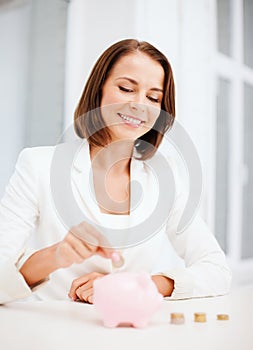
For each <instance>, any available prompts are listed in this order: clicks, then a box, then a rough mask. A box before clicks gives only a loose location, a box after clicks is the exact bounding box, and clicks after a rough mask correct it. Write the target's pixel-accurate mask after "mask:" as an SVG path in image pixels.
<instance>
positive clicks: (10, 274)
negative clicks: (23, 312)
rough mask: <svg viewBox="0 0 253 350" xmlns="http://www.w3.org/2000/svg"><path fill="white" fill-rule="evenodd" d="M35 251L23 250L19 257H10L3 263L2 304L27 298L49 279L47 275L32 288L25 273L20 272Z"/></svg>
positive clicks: (0, 296)
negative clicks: (24, 275) (26, 279)
mask: <svg viewBox="0 0 253 350" xmlns="http://www.w3.org/2000/svg"><path fill="white" fill-rule="evenodd" d="M33 253H34V251H32V250H30V251H29V252H22V254H20V255H19V257H18V258H16V259H9V260H7V261H5V262H3V263H2V264H1V266H0V276H1V280H0V304H6V303H8V302H12V301H15V300H18V299H24V298H27V297H29V296H30V295H31V294H32V293H33V292H35V291H36V290H37V289H38V288H40V287H41V286H42V285H44V284H45V283H46V282H47V281H48V280H49V277H47V278H45V279H43V280H41V281H39V282H38V283H36V284H35V285H33V286H31V288H30V287H29V286H28V284H27V283H26V281H25V279H24V277H23V275H22V274H21V273H20V272H19V269H20V267H21V266H22V265H23V263H24V262H25V260H27V259H28V257H29V256H30V255H32V254H33Z"/></svg>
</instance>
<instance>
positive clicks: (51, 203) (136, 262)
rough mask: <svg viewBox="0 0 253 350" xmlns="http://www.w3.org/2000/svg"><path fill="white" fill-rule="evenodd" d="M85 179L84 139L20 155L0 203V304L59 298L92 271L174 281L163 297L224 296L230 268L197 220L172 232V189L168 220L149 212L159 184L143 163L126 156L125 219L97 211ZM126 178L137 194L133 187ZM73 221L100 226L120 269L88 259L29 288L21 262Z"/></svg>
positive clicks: (175, 212) (176, 215) (175, 214)
mask: <svg viewBox="0 0 253 350" xmlns="http://www.w3.org/2000/svg"><path fill="white" fill-rule="evenodd" d="M57 147H58V148H57ZM58 151H59V152H60V153H57V152H58ZM71 157H72V158H71ZM172 167H173V166H172ZM175 173H176V172H175ZM90 175H91V164H90V156H89V146H88V143H87V141H83V142H82V143H81V145H80V146H78V148H76V145H74V146H73V143H72V144H70V143H69V144H63V145H60V146H56V147H55V146H52V147H51V146H50V147H35V148H29V149H24V150H23V151H22V152H21V153H20V155H19V157H18V161H17V164H16V169H15V172H14V174H13V176H12V177H11V179H10V182H9V184H8V186H7V188H6V192H5V195H4V197H3V199H2V201H1V205H0V303H6V302H9V301H13V300H16V299H20V298H26V297H29V296H31V295H32V294H33V293H34V294H36V295H37V296H38V297H39V298H40V299H42V300H49V299H66V298H68V296H67V295H68V291H69V288H70V285H71V283H72V281H73V280H74V279H75V278H77V277H80V276H82V275H84V274H86V273H89V272H92V271H96V272H101V273H112V272H114V271H133V272H134V271H135V272H136V271H143V270H144V271H147V272H149V273H150V274H151V275H154V274H160V275H164V276H168V277H170V278H172V279H173V280H174V282H175V287H174V291H173V293H172V296H171V297H170V298H174V299H182V298H191V297H200V296H215V295H221V294H225V293H227V292H228V290H229V287H230V282H231V272H230V269H229V268H228V266H227V263H226V259H225V255H224V253H223V251H222V250H221V248H220V247H219V245H218V243H217V241H216V239H215V237H214V236H213V234H212V233H211V232H210V231H209V229H208V227H207V225H206V224H205V223H204V221H203V220H202V219H201V218H200V217H199V216H196V217H195V218H194V220H193V221H192V222H191V224H190V225H189V226H188V227H187V229H186V230H185V231H184V232H183V233H181V234H177V225H178V222H179V220H180V212H182V210H181V209H182V208H181V206H182V202H181V195H180V188H178V186H176V192H175V201H174V202H173V203H174V205H173V208H172V211H171V212H170V216H169V218H167V217H166V220H164V218H163V217H161V216H159V215H160V214H159V213H157V212H156V211H155V209H156V208H157V207H158V201H159V196H160V195H161V193H162V192H161V190H160V191H159V181H160V180H159V179H158V181H157V174H154V172H153V171H152V169H150V165H149V163H148V161H139V160H136V159H134V158H133V159H132V162H131V181H133V185H131V210H130V216H127V215H123V216H121V215H108V214H102V213H101V212H100V210H99V207H98V205H97V203H96V199H95V197H94V195H93V192H92V188H93V187H92V181H91V180H92V177H91V176H90ZM158 178H159V176H158ZM134 180H135V181H137V182H138V183H139V184H140V185H141V186H142V191H140V187H138V186H137V187H135V186H134ZM135 184H136V183H135ZM134 188H135V190H134ZM162 194H163V195H164V193H162ZM166 195H168V202H169V201H170V199H169V194H166ZM137 197H138V198H137ZM161 211H162V209H161ZM165 211H166V210H165ZM161 215H162V214H161ZM150 218H151V220H150V221H148V220H149V219H150ZM80 220H90V222H92V223H94V225H100V226H98V227H103V228H104V229H105V231H104V232H106V235H107V238H108V240H109V242H110V243H111V244H112V245H113V246H115V247H116V248H117V249H119V250H120V251H121V254H122V255H123V257H124V259H125V264H124V266H123V267H121V268H119V269H115V268H113V266H112V263H111V261H110V260H109V259H104V258H102V257H100V256H92V257H91V258H89V259H87V260H86V261H84V262H83V263H82V264H74V265H72V266H71V267H69V268H66V269H60V270H57V271H55V272H54V273H52V274H51V275H50V277H49V278H48V279H47V280H45V281H44V283H42V284H41V285H39V286H37V287H36V288H35V289H34V290H31V289H30V288H29V286H28V285H27V284H26V282H25V280H24V278H23V276H22V275H21V274H20V272H19V269H20V267H21V266H22V264H23V263H24V262H25V261H26V259H27V258H28V257H29V256H30V255H31V254H33V253H34V252H35V251H36V250H39V249H41V248H44V247H46V246H49V245H52V244H54V243H56V242H58V241H60V240H62V239H63V238H64V236H65V235H66V234H67V232H68V228H69V227H70V225H74V224H78V223H79V221H80ZM145 224H146V226H145ZM156 224H157V225H156ZM156 226H157V227H156ZM132 228H133V229H132ZM136 228H138V230H136ZM152 232H153V234H152ZM128 233H129V234H128Z"/></svg>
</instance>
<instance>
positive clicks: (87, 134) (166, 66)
mask: <svg viewBox="0 0 253 350" xmlns="http://www.w3.org/2000/svg"><path fill="white" fill-rule="evenodd" d="M136 51H139V52H142V53H145V54H146V55H148V56H149V57H150V58H152V59H153V60H154V61H156V62H159V63H160V64H161V66H162V67H163V70H164V94H163V99H162V103H161V112H160V115H159V117H158V119H157V120H156V122H155V124H154V126H153V128H152V129H151V130H149V131H148V132H147V133H146V134H144V135H142V136H141V137H140V138H139V139H137V140H136V141H135V147H136V149H137V151H138V152H139V153H140V154H141V157H140V159H143V160H144V159H147V158H150V157H151V156H152V155H153V154H154V153H155V151H156V150H157V148H158V146H159V145H160V143H161V142H162V139H163V135H164V133H165V132H166V131H167V130H168V129H170V128H171V126H172V125H173V122H174V119H175V85H174V79H173V73H172V69H171V66H170V63H169V62H168V60H167V58H166V57H165V56H164V55H163V54H162V53H161V52H160V51H159V50H157V49H156V48H155V47H154V46H152V45H151V44H149V43H147V42H145V41H141V42H139V41H138V40H135V39H126V40H122V41H119V42H117V43H115V44H113V45H112V46H110V47H109V48H108V49H107V50H106V51H105V52H104V53H103V54H102V55H101V56H100V57H99V59H98V60H97V62H96V64H95V66H94V67H93V69H92V72H91V74H90V76H89V78H88V81H87V83H86V85H85V87H84V90H83V93H82V96H81V98H80V101H79V103H78V105H77V108H76V110H75V114H74V127H75V131H76V133H77V135H78V136H79V137H81V138H87V140H88V142H89V143H90V144H91V145H94V146H102V147H103V146H106V145H107V144H108V143H109V142H110V141H111V136H110V133H109V130H108V129H107V128H106V125H105V123H104V120H103V117H102V115H101V113H100V108H99V107H100V103H101V98H102V89H103V86H104V83H105V81H106V79H107V77H108V75H109V73H110V71H111V69H112V67H113V66H114V65H115V63H116V62H117V61H118V60H119V59H120V58H121V57H122V56H125V55H127V54H130V53H134V52H136Z"/></svg>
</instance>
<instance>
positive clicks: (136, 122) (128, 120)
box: [118, 113, 144, 127]
mask: <svg viewBox="0 0 253 350" xmlns="http://www.w3.org/2000/svg"><path fill="white" fill-rule="evenodd" d="M118 116H119V117H120V118H121V119H123V121H124V122H125V123H126V124H128V125H131V126H134V127H138V126H139V125H141V123H144V121H142V120H140V119H137V118H133V117H129V116H127V115H125V114H122V113H118Z"/></svg>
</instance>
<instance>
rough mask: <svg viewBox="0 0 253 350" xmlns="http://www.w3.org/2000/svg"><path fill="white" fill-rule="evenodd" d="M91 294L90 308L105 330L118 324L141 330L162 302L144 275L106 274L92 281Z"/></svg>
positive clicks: (143, 273)
mask: <svg viewBox="0 0 253 350" xmlns="http://www.w3.org/2000/svg"><path fill="white" fill-rule="evenodd" d="M93 291H94V294H93V303H94V306H95V308H96V309H97V311H98V312H99V313H100V314H101V315H102V318H103V321H104V326H106V327H117V326H118V325H119V324H120V323H124V324H125V323H127V324H131V325H133V326H134V327H138V328H141V327H145V326H146V325H147V323H148V321H149V319H150V318H151V316H152V315H153V314H154V313H155V312H156V311H157V310H158V308H159V307H160V305H161V304H162V299H163V297H162V295H161V294H160V293H159V292H158V290H157V288H156V285H155V284H154V282H153V281H152V279H151V277H150V275H149V274H147V273H146V272H142V273H138V274H137V273H129V272H119V273H113V274H109V275H106V276H104V277H101V278H98V279H97V280H95V281H94V284H93Z"/></svg>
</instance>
